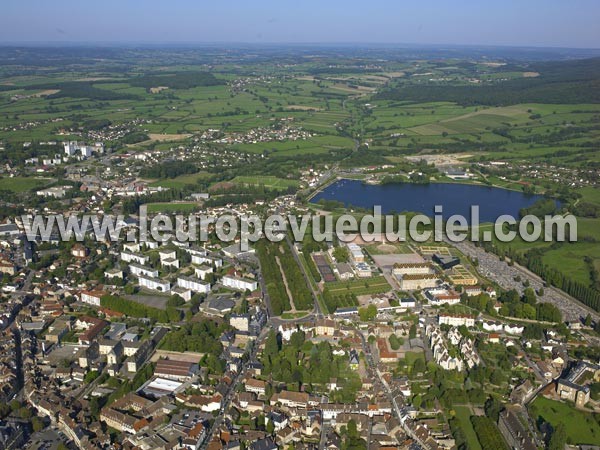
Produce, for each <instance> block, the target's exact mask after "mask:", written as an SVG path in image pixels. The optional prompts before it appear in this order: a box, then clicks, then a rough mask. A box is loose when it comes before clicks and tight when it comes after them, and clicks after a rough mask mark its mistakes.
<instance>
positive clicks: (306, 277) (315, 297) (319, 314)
mask: <svg viewBox="0 0 600 450" xmlns="http://www.w3.org/2000/svg"><path fill="white" fill-rule="evenodd" d="M285 239H286V242H287V244H288V246H289V247H290V249H291V251H292V255H294V259H295V260H296V264H298V266H300V270H301V271H302V275H303V276H304V282H305V283H306V285H307V286H308V288H309V289H310V292H311V293H312V296H313V302H314V304H315V306H314V314H315V315H316V316H317V318H319V319H321V318H323V311H322V310H321V305H320V304H319V295H318V293H317V292H316V291H315V289H314V287H313V284H312V283H311V279H310V278H309V277H310V276H311V275H310V274H308V273H306V269H305V268H304V264H302V261H300V256H299V255H298V251H297V250H296V246H295V245H294V244H293V243H292V241H291V239H290V237H289V235H287V236H286V238H285Z"/></svg>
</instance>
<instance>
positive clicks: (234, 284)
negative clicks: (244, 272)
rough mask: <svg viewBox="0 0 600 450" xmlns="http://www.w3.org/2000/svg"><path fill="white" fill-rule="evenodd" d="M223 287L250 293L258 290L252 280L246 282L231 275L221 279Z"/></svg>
mask: <svg viewBox="0 0 600 450" xmlns="http://www.w3.org/2000/svg"><path fill="white" fill-rule="evenodd" d="M221 283H222V284H223V286H226V287H228V288H231V289H238V290H241V291H245V290H249V291H251V292H253V291H255V290H257V289H258V283H257V282H256V281H254V280H248V279H246V278H239V277H234V276H231V275H227V276H224V277H223V278H222V279H221Z"/></svg>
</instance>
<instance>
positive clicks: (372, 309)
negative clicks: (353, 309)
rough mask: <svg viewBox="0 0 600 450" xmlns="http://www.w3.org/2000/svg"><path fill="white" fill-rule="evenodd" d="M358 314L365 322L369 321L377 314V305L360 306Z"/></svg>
mask: <svg viewBox="0 0 600 450" xmlns="http://www.w3.org/2000/svg"><path fill="white" fill-rule="evenodd" d="M358 316H359V317H360V320H362V321H363V322H369V321H371V320H373V319H374V318H375V317H376V316H377V307H376V306H375V305H369V306H367V307H366V308H359V309H358Z"/></svg>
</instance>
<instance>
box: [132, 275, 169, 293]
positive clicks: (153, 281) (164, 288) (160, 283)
mask: <svg viewBox="0 0 600 450" xmlns="http://www.w3.org/2000/svg"><path fill="white" fill-rule="evenodd" d="M138 284H139V285H140V286H141V287H145V288H147V289H151V290H153V291H159V292H170V291H171V284H170V283H169V282H168V281H164V280H161V279H160V278H151V277H145V276H140V277H139V278H138Z"/></svg>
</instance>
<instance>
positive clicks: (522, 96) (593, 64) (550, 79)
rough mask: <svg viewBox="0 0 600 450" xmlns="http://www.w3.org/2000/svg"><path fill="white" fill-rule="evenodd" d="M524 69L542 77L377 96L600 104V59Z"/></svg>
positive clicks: (429, 87)
mask: <svg viewBox="0 0 600 450" xmlns="http://www.w3.org/2000/svg"><path fill="white" fill-rule="evenodd" d="M522 70H526V71H532V72H538V73H539V74H540V76H539V77H535V78H522V79H513V80H509V81H502V82H498V83H496V84H493V85H472V86H471V85H470V86H458V85H403V86H400V87H397V88H392V89H388V90H385V91H383V92H381V93H379V94H377V95H376V96H375V98H376V99H379V100H403V101H407V100H408V101H415V102H431V101H450V102H456V103H458V104H460V105H465V106H472V105H490V106H506V105H514V104H517V103H553V104H561V103H562V104H564V103H600V58H592V59H583V60H576V61H548V62H536V63H533V64H530V65H527V66H524V67H523V68H522Z"/></svg>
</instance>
